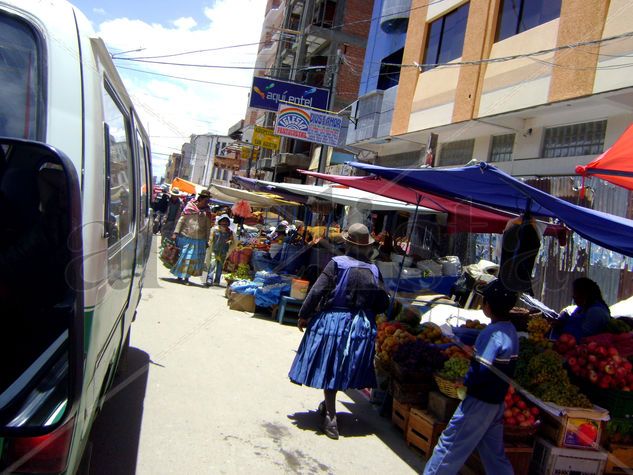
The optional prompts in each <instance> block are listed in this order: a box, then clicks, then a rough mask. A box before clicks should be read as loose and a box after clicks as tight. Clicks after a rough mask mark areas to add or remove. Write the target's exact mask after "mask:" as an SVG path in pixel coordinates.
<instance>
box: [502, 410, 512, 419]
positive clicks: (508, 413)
mask: <svg viewBox="0 0 633 475" xmlns="http://www.w3.org/2000/svg"><path fill="white" fill-rule="evenodd" d="M503 417H505V418H506V419H510V418H511V417H512V411H511V410H510V409H506V410H505V411H503Z"/></svg>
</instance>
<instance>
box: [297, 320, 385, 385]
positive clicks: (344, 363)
mask: <svg viewBox="0 0 633 475" xmlns="http://www.w3.org/2000/svg"><path fill="white" fill-rule="evenodd" d="M375 340H376V323H375V321H374V319H373V318H372V317H370V316H368V315H365V313H364V312H360V313H352V312H350V311H334V310H329V311H325V312H321V313H320V314H318V315H317V316H315V317H314V318H313V319H312V320H310V323H309V324H308V328H307V329H306V332H305V334H304V335H303V339H302V340H301V344H300V345H299V349H298V350H297V355H296V356H295V359H294V362H293V363H292V367H291V368H290V373H288V377H289V378H290V380H291V381H292V382H293V383H297V384H303V385H306V386H309V387H312V388H317V389H336V390H345V389H363V388H373V387H376V374H375V372H374V351H375V350H374V345H375Z"/></svg>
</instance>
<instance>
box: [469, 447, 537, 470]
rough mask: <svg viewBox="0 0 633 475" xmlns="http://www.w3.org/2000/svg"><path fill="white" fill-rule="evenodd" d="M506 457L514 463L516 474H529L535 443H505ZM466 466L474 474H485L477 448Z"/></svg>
mask: <svg viewBox="0 0 633 475" xmlns="http://www.w3.org/2000/svg"><path fill="white" fill-rule="evenodd" d="M505 452H506V457H508V460H509V461H510V463H511V464H512V468H513V470H514V475H528V473H529V472H530V462H531V461H532V454H533V453H534V444H514V443H512V444H508V443H506V444H505ZM466 467H468V468H469V469H470V473H472V474H474V475H485V473H486V472H485V471H484V467H483V465H482V463H481V458H480V457H479V452H477V450H475V451H474V452H473V453H472V455H471V456H470V457H469V458H468V460H467V461H466Z"/></svg>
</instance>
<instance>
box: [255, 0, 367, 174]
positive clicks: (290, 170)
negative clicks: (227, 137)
mask: <svg viewBox="0 0 633 475" xmlns="http://www.w3.org/2000/svg"><path fill="white" fill-rule="evenodd" d="M373 3H374V2H373V1H367V0H285V1H283V2H278V3H277V5H278V8H277V9H276V10H275V9H274V6H275V4H276V2H272V3H271V2H269V6H272V7H273V8H272V9H271V10H268V14H267V20H266V21H267V22H268V21H270V22H271V25H276V24H279V26H278V27H277V26H268V25H267V23H265V24H264V27H263V31H262V36H263V37H265V36H266V34H267V33H268V32H269V31H273V34H272V35H271V36H270V37H271V39H272V42H273V45H272V48H274V49H275V56H274V61H273V62H272V64H273V67H272V69H265V70H260V71H256V74H259V75H263V76H269V77H272V78H275V79H280V80H287V81H292V82H297V83H301V84H306V85H309V86H315V87H323V88H328V89H330V90H331V91H332V93H331V99H330V107H329V109H330V110H332V111H335V112H338V111H341V110H345V109H346V108H347V106H349V104H351V103H352V102H353V101H354V100H355V99H356V97H357V96H358V89H359V85H360V81H361V74H362V65H363V60H364V55H365V48H366V44H367V35H368V33H369V27H370V23H371V17H372V12H373ZM273 11H275V12H274V21H273V13H272V12H273ZM269 15H270V18H271V19H270V20H269ZM277 22H279V23H277ZM267 29H268V30H267ZM265 59H266V61H270V56H266V58H265ZM258 64H262V65H263V64H264V61H263V60H262V62H258ZM266 64H270V63H266ZM269 68H270V66H269ZM274 116H275V114H274V113H271V112H266V113H264V112H261V113H256V114H252V115H250V116H249V115H248V114H247V121H246V122H247V128H248V126H249V125H250V126H252V125H254V124H257V125H260V126H265V127H272V126H273V124H274ZM345 133H346V132H345ZM244 137H245V138H248V132H246V133H245V135H244ZM340 153H342V151H339V155H340ZM321 156H322V157H323V158H320V157H321ZM333 156H335V153H334V151H333V150H327V151H326V152H323V153H322V152H321V146H320V145H315V144H311V143H309V142H303V141H299V140H291V139H284V140H283V141H282V147H281V150H280V152H279V153H273V152H271V151H267V150H263V151H262V152H261V154H260V158H259V159H258V160H257V171H258V173H259V174H262V175H264V176H265V177H266V178H267V179H269V180H277V181H284V180H289V181H297V180H299V181H301V180H303V177H302V176H301V175H300V174H298V173H297V172H296V170H297V168H310V169H316V168H318V167H319V164H320V165H321V167H322V168H321V169H322V170H325V167H326V166H327V165H328V163H329V160H330V158H331V157H333ZM351 158H352V156H351V155H349V156H348V159H351Z"/></svg>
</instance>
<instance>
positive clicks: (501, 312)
mask: <svg viewBox="0 0 633 475" xmlns="http://www.w3.org/2000/svg"><path fill="white" fill-rule="evenodd" d="M481 294H482V295H483V311H484V313H485V315H486V316H487V317H489V318H490V320H491V322H492V323H491V324H490V325H488V326H487V327H486V328H485V329H483V330H482V331H481V332H480V333H479V336H478V337H477V340H476V341H475V346H474V352H475V354H474V358H473V360H472V361H471V365H470V368H469V369H468V373H467V374H466V379H465V381H464V385H465V386H466V397H465V399H464V400H463V401H462V402H461V403H460V404H459V406H458V407H457V410H456V411H455V413H454V414H453V417H452V418H451V420H450V422H449V423H448V425H447V426H446V429H444V432H442V435H441V436H440V439H439V441H438V443H437V445H436V446H435V449H434V450H433V455H431V458H430V459H429V460H428V461H427V462H426V466H425V468H424V474H425V475H431V474H441V475H444V474H446V475H448V474H457V473H458V472H459V471H460V469H461V468H462V467H463V466H464V463H465V462H466V460H467V459H468V457H469V456H470V454H471V452H472V451H473V450H475V449H477V450H478V452H479V456H480V458H481V462H482V464H483V466H484V469H485V472H486V473H494V474H495V475H506V474H507V475H511V474H513V473H514V471H513V469H512V465H511V464H510V462H509V461H508V458H507V457H506V455H505V450H504V444H503V411H504V399H505V396H506V393H507V392H508V387H509V384H508V383H507V382H506V381H505V380H504V379H503V378H502V377H501V376H499V375H500V374H503V375H505V376H507V377H508V378H511V377H513V376H514V368H515V365H516V360H517V358H518V353H519V339H518V336H517V332H516V329H515V328H514V324H513V323H512V322H510V321H509V313H510V310H512V308H513V307H514V304H515V303H516V299H517V294H516V293H515V292H513V291H510V290H508V289H507V288H506V287H505V286H504V285H503V284H502V282H501V280H499V279H496V280H493V281H492V282H490V283H489V284H487V285H486V287H484V288H483V290H482V291H481Z"/></svg>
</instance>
